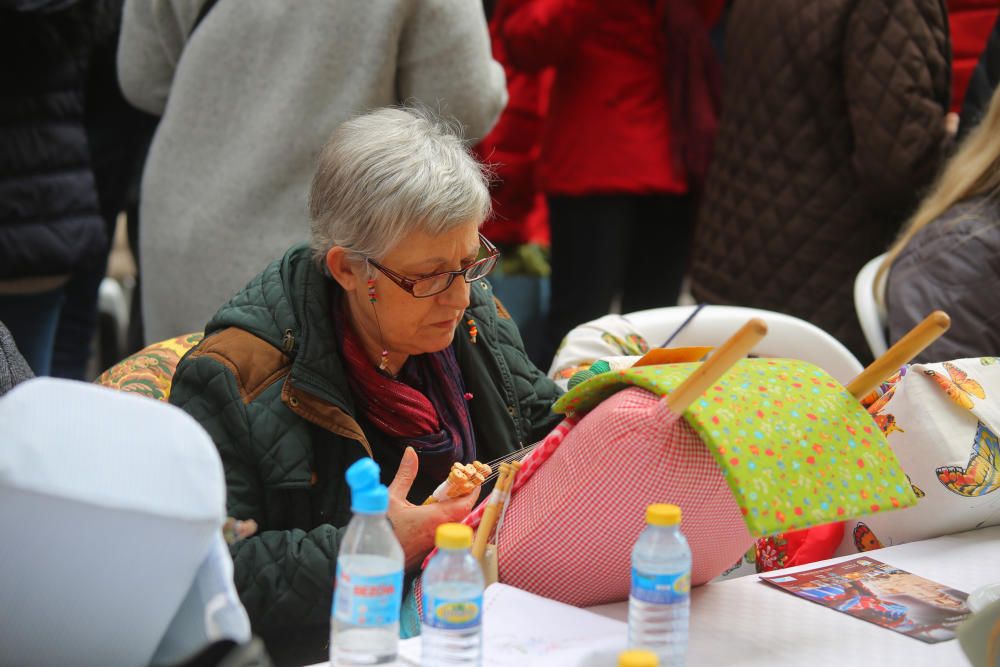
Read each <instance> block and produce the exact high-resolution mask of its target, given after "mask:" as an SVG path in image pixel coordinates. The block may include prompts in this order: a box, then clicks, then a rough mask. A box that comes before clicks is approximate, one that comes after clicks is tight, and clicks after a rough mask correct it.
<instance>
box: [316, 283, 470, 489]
mask: <svg viewBox="0 0 1000 667" xmlns="http://www.w3.org/2000/svg"><path fill="white" fill-rule="evenodd" d="M346 309H347V305H346V302H344V303H343V305H342V307H341V308H340V309H339V312H335V315H334V320H335V323H336V331H337V333H338V335H339V339H340V340H339V341H338V342H339V343H340V348H341V352H342V354H343V357H344V363H345V366H346V368H347V376H348V381H349V382H350V385H351V389H352V390H353V392H354V397H355V400H356V401H357V403H358V405H359V406H360V407H361V409H362V410H363V411H364V413H365V416H366V417H367V418H368V421H369V422H371V424H372V425H373V426H375V427H376V428H377V429H379V430H380V431H382V432H383V433H385V434H386V435H388V436H389V437H391V438H393V439H394V440H396V441H397V443H398V444H399V446H400V448H404V447H407V446H412V447H413V448H414V449H415V450H416V451H417V455H418V456H419V457H420V471H421V473H427V474H429V475H430V477H431V478H432V479H439V480H444V478H445V477H447V475H448V471H449V469H450V468H451V465H452V463H454V462H455V461H461V462H462V463H470V462H471V461H472V460H473V459H474V458H475V456H476V442H475V435H474V434H473V431H472V420H471V417H470V415H469V406H468V405H467V404H466V398H467V396H468V394H466V393H465V388H464V383H463V381H462V374H461V371H460V370H459V368H458V361H457V359H456V358H455V351H454V350H453V349H452V348H451V346H449V347H446V348H445V349H444V350H442V351H440V352H434V353H427V354H420V355H415V356H411V357H410V358H409V359H408V360H407V361H406V363H405V364H404V365H403V368H402V370H401V372H400V374H399V378H398V379H396V378H392V377H390V376H388V375H386V374H384V373H382V372H380V371H379V370H378V369H377V368H376V367H375V365H374V364H372V362H371V360H369V359H368V356H367V355H366V354H365V350H364V346H363V345H362V343H361V340H360V338H359V337H358V335H357V333H356V332H355V331H354V327H353V326H351V324H350V323H349V322H348V321H347V317H346ZM337 315H340V317H337Z"/></svg>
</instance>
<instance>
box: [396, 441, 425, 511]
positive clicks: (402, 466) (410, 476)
mask: <svg viewBox="0 0 1000 667" xmlns="http://www.w3.org/2000/svg"><path fill="white" fill-rule="evenodd" d="M419 467H420V462H419V461H418V460H417V452H416V450H414V449H413V447H407V448H406V449H405V450H403V458H402V459H400V461H399V468H398V469H397V470H396V476H395V477H393V478H392V483H391V484H389V495H390V496H392V497H395V498H401V499H403V500H405V499H406V496H408V495H409V494H410V487H412V486H413V480H415V479H416V478H417V469H418V468H419Z"/></svg>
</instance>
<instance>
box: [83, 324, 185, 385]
mask: <svg viewBox="0 0 1000 667" xmlns="http://www.w3.org/2000/svg"><path fill="white" fill-rule="evenodd" d="M204 337H205V334H203V333H202V332H200V331H199V332H197V333H190V334H185V335H183V336H178V337H177V338H170V339H168V340H161V341H160V342H158V343H153V344H152V345H149V346H148V347H146V348H143V349H142V350H139V351H138V352H136V353H135V354H133V355H132V356H130V357H126V358H125V359H122V360H121V361H119V362H118V363H117V364H115V365H114V366H112V367H111V368H109V369H108V370H106V371H104V372H103V373H101V376H100V377H99V378H97V379H96V380H95V381H94V382H96V383H97V384H100V385H104V386H105V387H111V388H112V389H118V390H120V391H131V392H135V393H137V394H142V395H143V396H149V397H150V398H155V399H157V400H160V401H166V400H167V399H168V398H169V397H170V383H171V381H172V380H173V377H174V371H175V370H176V369H177V364H178V363H179V362H180V360H181V357H183V356H184V353H185V352H187V351H188V350H190V349H191V348H192V347H194V346H195V345H197V344H198V343H199V342H201V339H202V338H204Z"/></svg>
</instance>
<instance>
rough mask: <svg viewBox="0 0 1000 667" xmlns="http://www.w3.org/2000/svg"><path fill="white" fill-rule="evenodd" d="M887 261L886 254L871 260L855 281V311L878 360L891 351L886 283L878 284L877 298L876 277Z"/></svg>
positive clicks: (870, 347) (866, 339) (873, 354)
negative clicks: (877, 294)
mask: <svg viewBox="0 0 1000 667" xmlns="http://www.w3.org/2000/svg"><path fill="white" fill-rule="evenodd" d="M884 261H885V254H884V253H883V254H881V255H879V256H878V257H875V258H873V259H871V260H870V261H869V262H868V263H867V264H865V265H864V266H863V267H861V270H860V271H859V272H858V277H857V278H855V279H854V310H855V312H857V314H858V322H860V323H861V331H862V333H864V335H865V342H867V343H868V348H869V349H870V350H871V351H872V356H873V357H875V358H878V357H880V356H882V355H883V354H885V351H886V350H887V349H889V341H888V340H886V328H887V322H888V314H887V313H886V310H885V305H884V304H885V281H884V280H883V281H882V282H880V283H879V284H878V293H879V297H878V298H876V297H875V275H876V274H877V273H878V269H879V267H880V266H882V262H884Z"/></svg>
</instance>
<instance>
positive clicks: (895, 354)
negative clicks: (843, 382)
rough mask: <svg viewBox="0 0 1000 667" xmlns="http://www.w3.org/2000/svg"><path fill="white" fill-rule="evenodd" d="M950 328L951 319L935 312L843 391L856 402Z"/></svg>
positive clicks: (939, 312)
mask: <svg viewBox="0 0 1000 667" xmlns="http://www.w3.org/2000/svg"><path fill="white" fill-rule="evenodd" d="M950 326H951V318H950V317H948V315H947V314H946V313H945V312H944V311H941V310H935V311H934V312H933V313H931V314H930V315H928V316H927V317H925V318H924V321H923V322H921V323H920V324H918V325H917V326H915V327H913V328H912V329H910V330H909V331H908V332H907V334H906V335H905V336H903V337H902V338H900V339H899V340H898V341H897V342H896V344H895V345H893V346H892V347H890V348H889V349H888V350H886V352H885V354H883V355H882V356H881V357H879V358H878V359H876V360H875V361H873V362H872V363H871V364H869V365H868V368H866V369H865V370H863V371H861V373H860V374H859V375H858V377H856V378H854V379H853V380H851V382H850V384H848V385H847V391H849V392H850V393H851V394H852V395H853V396H854V398H856V399H858V400H859V401H860V400H861V399H862V398H864V397H865V396H867V395H868V394H869V393H871V391H872V390H873V389H875V388H876V387H877V386H878V385H879V384H880V383H881V382H883V381H884V380H885V379H886V378H888V377H889V376H890V375H892V374H893V373H895V372H896V371H898V370H899V368H900V367H901V366H905V365H906V364H908V363H910V362H911V361H912V360H913V359H914V358H915V357H916V356H917V355H918V354H920V353H921V352H923V351H924V350H925V349H927V347H928V346H929V345H930V344H931V343H933V342H934V341H936V340H937V339H938V338H940V337H941V335H942V334H943V333H944V332H945V331H947V330H948V327H950Z"/></svg>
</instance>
